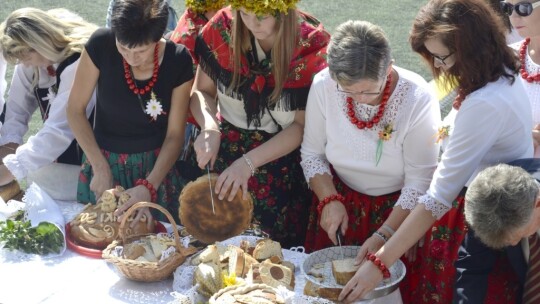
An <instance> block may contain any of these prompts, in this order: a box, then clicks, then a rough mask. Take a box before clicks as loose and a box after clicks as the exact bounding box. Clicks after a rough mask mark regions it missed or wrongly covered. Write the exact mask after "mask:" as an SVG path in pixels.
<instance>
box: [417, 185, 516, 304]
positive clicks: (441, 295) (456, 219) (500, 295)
mask: <svg viewBox="0 0 540 304" xmlns="http://www.w3.org/2000/svg"><path fill="white" fill-rule="evenodd" d="M464 190H465V189H464ZM464 197H465V191H462V192H461V193H460V194H459V196H458V197H457V198H456V200H455V201H454V202H453V204H452V209H450V211H448V212H447V213H446V214H445V215H444V216H443V217H442V218H441V219H439V220H438V221H437V222H435V224H434V225H433V226H432V228H431V230H430V231H428V232H427V233H426V234H425V239H424V246H423V247H422V248H421V250H420V252H419V256H418V257H417V258H419V259H420V260H421V261H422V262H421V263H417V264H415V265H413V267H412V268H411V269H410V271H411V272H414V273H415V275H414V276H413V277H414V281H413V282H412V283H411V296H412V299H414V303H448V304H449V303H452V300H453V293H454V283H455V280H456V268H455V266H454V263H455V262H456V260H457V257H458V250H459V247H460V245H461V243H462V241H463V239H464V238H465V234H466V233H467V226H466V223H465V215H464V213H463V210H464V206H465V199H464ZM517 288H518V282H517V277H516V275H515V274H514V272H513V270H512V268H511V266H510V264H509V262H508V259H507V258H506V255H504V254H501V255H500V257H499V258H498V260H497V263H496V265H495V268H494V270H493V271H492V273H490V274H489V277H488V291H487V294H486V299H485V301H484V303H489V304H495V303H501V304H502V303H515V300H516V298H515V296H516V290H517Z"/></svg>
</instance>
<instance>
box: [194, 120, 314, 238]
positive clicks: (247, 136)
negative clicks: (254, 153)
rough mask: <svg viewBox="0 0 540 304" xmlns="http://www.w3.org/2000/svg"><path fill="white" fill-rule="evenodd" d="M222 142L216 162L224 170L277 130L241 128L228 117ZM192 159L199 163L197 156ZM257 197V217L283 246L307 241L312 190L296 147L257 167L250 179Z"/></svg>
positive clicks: (253, 195) (263, 227) (264, 227)
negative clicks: (267, 131)
mask: <svg viewBox="0 0 540 304" xmlns="http://www.w3.org/2000/svg"><path fill="white" fill-rule="evenodd" d="M221 132H222V135H221V146H220V150H219V154H218V158H217V159H216V163H215V165H214V169H215V171H216V173H221V172H223V171H224V170H225V169H226V168H227V167H228V166H229V165H230V164H232V163H233V162H234V161H235V160H237V159H238V157H241V155H242V154H245V153H247V152H248V151H250V150H252V149H254V148H256V147H258V146H260V145H261V144H263V143H264V142H266V141H268V140H270V138H272V137H273V135H274V134H270V133H266V132H263V131H253V130H245V129H239V128H236V127H235V126H233V125H232V124H229V123H227V122H226V121H224V122H222V125H221ZM192 162H194V163H196V161H195V159H194V157H193V159H192ZM248 187H249V191H250V193H251V195H252V197H253V203H254V212H253V216H254V220H255V221H257V222H259V223H260V225H261V228H262V230H263V231H264V232H266V233H268V234H270V236H271V238H272V239H273V240H276V241H279V242H280V243H281V246H282V247H283V248H289V247H291V246H299V245H302V244H303V243H304V240H305V235H306V227H307V220H308V213H307V212H306V209H307V208H308V206H309V203H310V199H311V196H310V193H311V192H310V191H309V190H308V188H307V183H306V181H305V179H304V178H303V172H302V168H301V167H300V153H299V150H295V151H293V152H292V153H290V154H288V155H286V156H283V157H281V158H279V159H277V160H274V161H271V162H270V163H268V164H266V165H264V166H261V167H259V168H257V169H256V170H255V175H254V176H253V177H251V178H250V179H249V181H248Z"/></svg>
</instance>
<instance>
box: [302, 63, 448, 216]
mask: <svg viewBox="0 0 540 304" xmlns="http://www.w3.org/2000/svg"><path fill="white" fill-rule="evenodd" d="M394 68H395V70H396V71H397V73H398V75H399V79H398V82H397V86H396V88H395V89H394V92H393V93H392V95H391V96H390V98H389V100H388V103H387V108H386V110H385V112H384V115H383V117H382V118H381V121H380V122H379V123H378V124H377V125H376V126H374V127H373V128H372V129H363V130H360V129H358V128H357V127H356V126H355V125H353V124H352V123H351V122H350V121H349V118H348V116H347V105H346V98H347V96H346V95H345V94H343V93H340V92H338V91H337V89H336V88H337V87H336V82H335V81H334V80H332V78H331V77H330V74H329V71H328V68H327V69H325V70H323V71H321V72H320V73H318V74H317V75H316V76H315V78H314V80H313V84H312V86H311V89H310V92H309V97H308V103H307V108H306V125H305V130H304V139H303V142H302V147H301V153H302V162H301V165H302V168H303V170H304V174H305V177H306V180H308V181H309V180H310V179H311V178H312V177H314V176H315V175H316V174H325V173H326V174H331V171H330V166H332V167H333V168H334V170H335V171H336V173H337V175H338V176H339V178H340V179H341V180H342V181H343V182H344V183H345V184H346V185H347V186H349V187H350V188H352V189H354V190H356V191H358V192H360V193H364V194H367V195H372V196H377V195H383V194H388V193H392V192H395V191H398V190H401V196H400V198H399V200H398V202H397V203H396V205H399V206H401V207H402V208H404V209H413V208H414V207H415V206H416V201H417V198H418V197H419V196H420V195H421V194H423V193H425V191H426V190H427V188H428V186H429V183H430V181H431V176H432V174H433V171H434V170H435V167H436V166H437V156H438V152H439V145H438V144H436V143H435V137H434V134H435V133H436V129H437V127H438V125H439V124H440V111H439V105H438V102H437V99H436V98H435V96H434V94H433V93H432V92H431V88H430V87H429V85H428V84H427V83H426V81H425V80H424V79H422V77H420V76H419V75H417V74H415V73H413V72H411V71H407V70H405V69H401V68H399V67H394ZM355 107H356V109H355V111H356V113H357V116H358V115H359V116H360V118H361V119H362V120H369V119H371V118H373V117H374V116H375V114H376V113H377V110H378V108H379V106H371V105H366V104H360V103H355ZM390 124H391V125H392V128H393V130H394V131H393V132H392V133H391V137H390V139H389V140H388V141H383V142H382V155H381V158H380V162H379V164H378V165H377V164H376V161H375V157H376V151H377V144H378V142H379V132H380V131H382V130H383V129H384V127H385V126H386V125H390Z"/></svg>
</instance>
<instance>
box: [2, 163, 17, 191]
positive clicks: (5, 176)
mask: <svg viewBox="0 0 540 304" xmlns="http://www.w3.org/2000/svg"><path fill="white" fill-rule="evenodd" d="M14 180H15V177H14V176H13V174H11V172H10V171H9V170H8V168H7V167H6V166H5V165H0V186H5V185H7V184H9V183H11V182H12V181H14Z"/></svg>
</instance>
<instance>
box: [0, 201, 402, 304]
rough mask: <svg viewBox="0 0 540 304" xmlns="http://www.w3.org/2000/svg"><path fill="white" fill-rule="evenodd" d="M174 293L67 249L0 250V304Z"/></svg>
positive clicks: (386, 302)
mask: <svg viewBox="0 0 540 304" xmlns="http://www.w3.org/2000/svg"><path fill="white" fill-rule="evenodd" d="M58 204H59V206H60V208H61V210H62V212H63V214H64V218H65V219H66V222H68V221H70V220H71V219H73V218H74V217H75V215H77V214H78V213H79V212H80V211H81V210H82V208H83V207H84V206H83V205H81V204H78V203H75V202H58ZM166 226H167V228H169V227H170V225H166ZM297 263H298V261H297ZM295 264H296V263H295ZM296 266H297V267H298V268H297V271H296V275H297V278H298V280H297V282H298V281H300V282H302V284H298V285H301V286H297V287H298V288H297V293H302V289H303V285H304V284H305V282H303V281H305V280H300V277H298V275H301V274H300V273H299V265H296ZM298 283H299V282H298ZM174 292H175V290H173V279H172V278H171V279H168V280H165V281H161V282H156V283H141V282H134V281H130V280H127V279H125V278H123V277H122V276H121V274H118V273H117V272H116V270H115V268H114V266H113V265H111V264H109V263H107V262H105V261H104V260H101V259H93V258H88V257H85V256H82V255H79V254H78V253H75V252H73V251H71V250H69V249H68V250H66V252H65V253H64V255H62V256H60V257H56V258H48V259H47V258H41V257H39V256H22V257H21V256H20V255H14V254H12V253H10V252H9V251H6V250H1V249H0V304H19V303H23V304H32V303H54V304H58V303H76V304H85V303H89V304H90V303H92V304H95V303H107V304H108V303H171V302H172V303H179V302H180V301H179V297H178V294H176V296H175V293H174ZM176 292H181V290H178V289H177V290H176ZM293 303H304V302H302V301H294V302H293ZM306 303H309V302H306ZM358 303H362V304H367V303H369V304H396V303H401V296H400V294H399V290H396V291H395V292H393V293H391V294H390V295H388V296H386V297H383V298H379V299H377V300H371V301H362V302H358Z"/></svg>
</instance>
